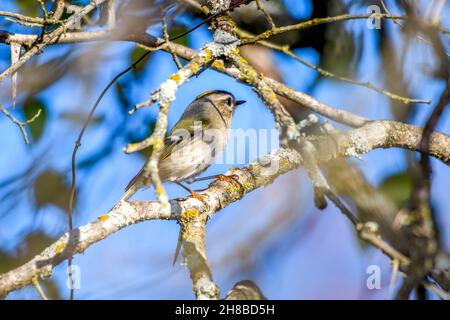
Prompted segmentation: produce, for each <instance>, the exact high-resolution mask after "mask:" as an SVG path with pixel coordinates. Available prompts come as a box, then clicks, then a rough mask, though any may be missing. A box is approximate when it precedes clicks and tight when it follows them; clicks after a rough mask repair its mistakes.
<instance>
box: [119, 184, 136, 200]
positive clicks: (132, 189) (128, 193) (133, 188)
mask: <svg viewBox="0 0 450 320" xmlns="http://www.w3.org/2000/svg"><path fill="white" fill-rule="evenodd" d="M137 190H138V188H137V187H136V185H134V184H133V185H131V186H130V187H129V188H127V189H126V190H125V193H124V194H123V196H122V197H121V198H120V201H128V199H130V198H131V197H132V196H133V195H134V194H135V193H136V192H137Z"/></svg>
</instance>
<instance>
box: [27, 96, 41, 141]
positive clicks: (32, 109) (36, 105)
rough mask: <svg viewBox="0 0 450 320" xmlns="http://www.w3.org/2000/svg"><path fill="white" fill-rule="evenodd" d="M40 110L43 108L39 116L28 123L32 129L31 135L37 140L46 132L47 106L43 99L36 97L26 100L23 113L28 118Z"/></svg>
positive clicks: (29, 128) (30, 129)
mask: <svg viewBox="0 0 450 320" xmlns="http://www.w3.org/2000/svg"><path fill="white" fill-rule="evenodd" d="M39 110H41V113H40V115H39V117H37V118H35V119H34V121H33V122H31V123H30V124H28V125H27V129H28V130H29V131H30V133H31V137H32V138H33V140H35V141H37V140H39V139H40V138H41V136H42V133H43V132H44V128H45V124H46V122H47V107H46V106H45V105H44V103H43V102H42V101H40V100H38V99H35V98H28V99H26V100H25V103H24V106H23V113H24V116H25V118H26V119H27V120H30V119H32V118H33V117H34V116H35V115H36V114H37V113H38V112H39Z"/></svg>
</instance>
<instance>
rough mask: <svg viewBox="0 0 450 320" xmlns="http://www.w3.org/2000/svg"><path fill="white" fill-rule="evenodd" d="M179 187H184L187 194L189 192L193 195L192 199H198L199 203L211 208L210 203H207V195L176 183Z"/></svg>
mask: <svg viewBox="0 0 450 320" xmlns="http://www.w3.org/2000/svg"><path fill="white" fill-rule="evenodd" d="M174 182H175V183H176V184H177V185H179V186H180V187H182V188H183V189H184V190H186V191H187V192H189V193H190V194H191V195H190V197H191V198H194V199H197V200H199V201H201V202H202V203H203V204H204V205H205V206H206V207H207V208H209V205H208V203H207V202H206V200H205V198H206V197H207V196H206V195H203V194H199V193H197V192H195V191H194V190H192V189H189V188H188V187H186V186H185V185H183V184H182V183H181V182H180V181H176V180H175V181H174Z"/></svg>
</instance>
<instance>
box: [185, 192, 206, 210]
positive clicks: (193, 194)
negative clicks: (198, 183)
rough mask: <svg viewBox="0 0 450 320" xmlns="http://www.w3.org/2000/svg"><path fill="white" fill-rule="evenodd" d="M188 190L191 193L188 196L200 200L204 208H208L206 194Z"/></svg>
mask: <svg viewBox="0 0 450 320" xmlns="http://www.w3.org/2000/svg"><path fill="white" fill-rule="evenodd" d="M189 192H190V193H191V195H190V196H189V197H190V198H194V199H197V200H198V201H200V202H202V203H203V204H204V205H205V207H206V208H208V209H209V204H208V202H207V201H206V199H207V198H208V195H206V194H200V193H197V192H195V191H194V190H189Z"/></svg>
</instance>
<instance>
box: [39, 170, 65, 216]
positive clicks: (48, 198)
mask: <svg viewBox="0 0 450 320" xmlns="http://www.w3.org/2000/svg"><path fill="white" fill-rule="evenodd" d="M70 191H71V187H70V185H69V184H68V183H67V181H66V179H65V178H64V177H63V176H62V175H61V174H60V173H58V172H56V171H51V170H48V171H44V172H42V173H41V174H40V175H39V176H38V177H37V179H36V181H35V184H34V198H35V205H36V207H37V208H41V207H43V206H45V205H54V206H56V207H58V208H60V209H62V210H64V211H66V212H68V211H69V199H70Z"/></svg>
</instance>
